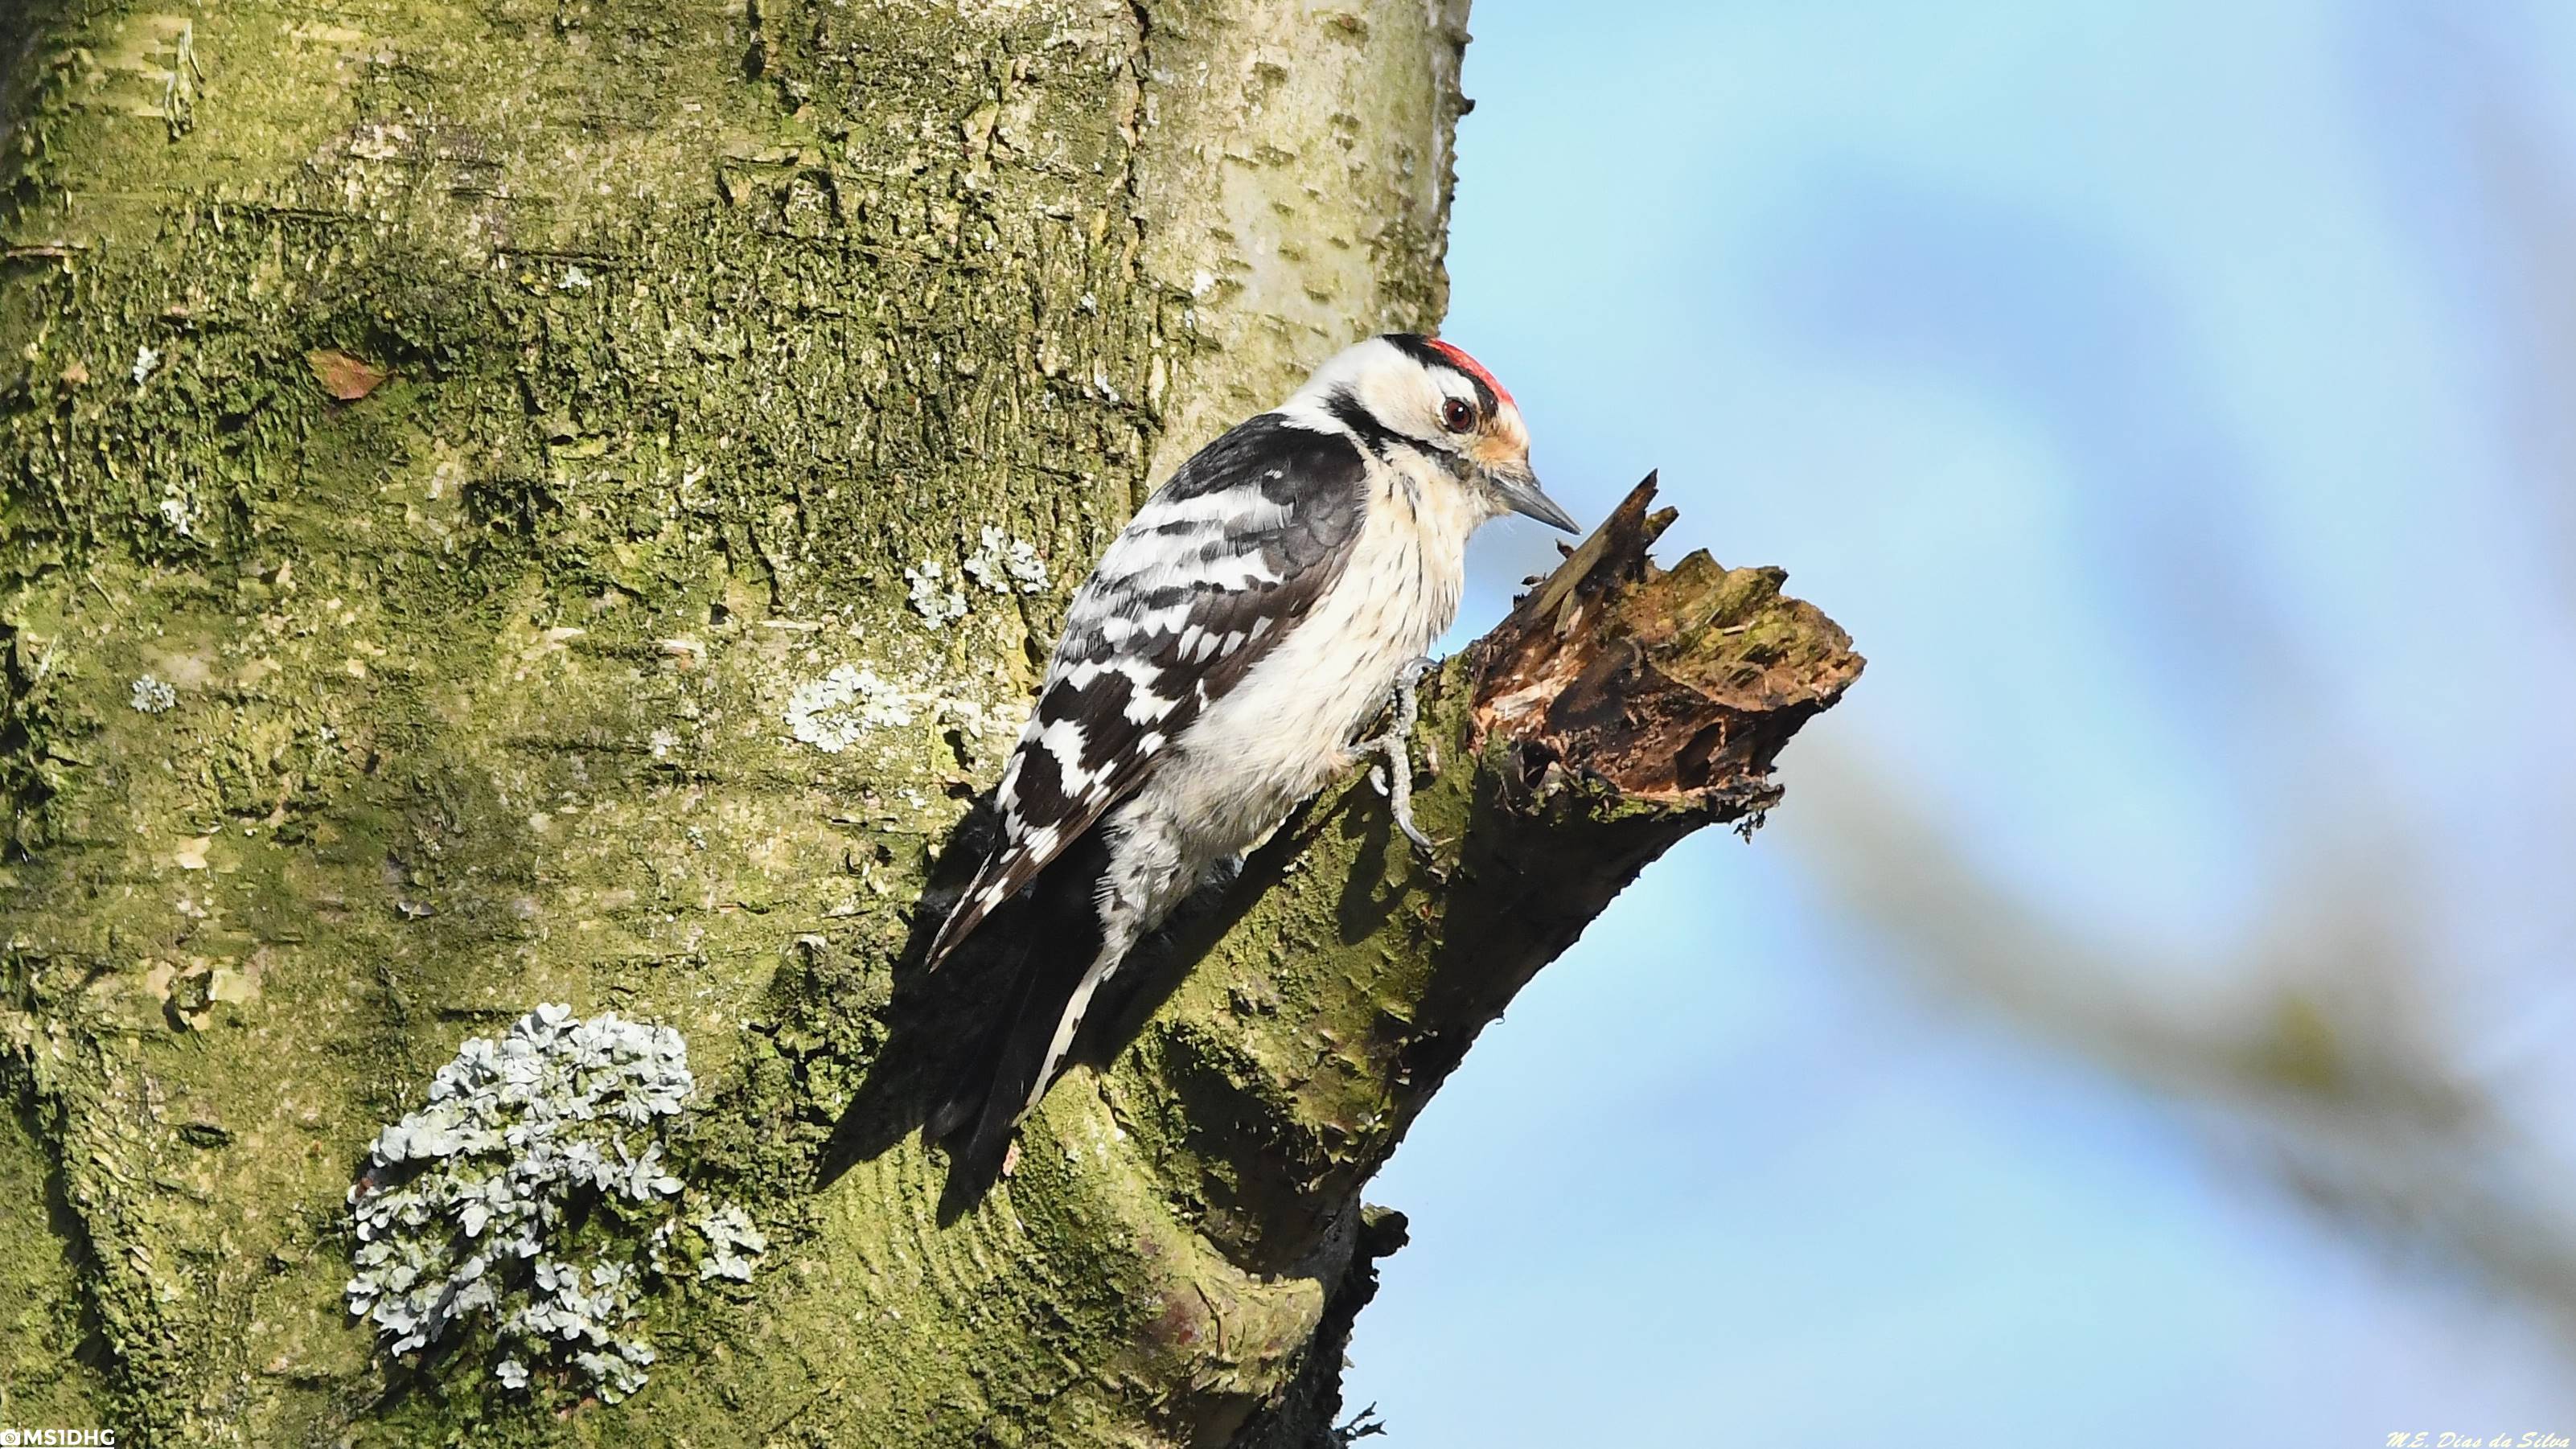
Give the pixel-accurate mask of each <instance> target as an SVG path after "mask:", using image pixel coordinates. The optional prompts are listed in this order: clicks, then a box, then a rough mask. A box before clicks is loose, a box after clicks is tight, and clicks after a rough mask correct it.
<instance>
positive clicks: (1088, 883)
mask: <svg viewBox="0 0 2576 1449" xmlns="http://www.w3.org/2000/svg"><path fill="white" fill-rule="evenodd" d="M1099 836H1100V832H1098V831H1093V832H1091V833H1090V834H1089V835H1088V836H1086V838H1085V839H1083V840H1082V841H1080V842H1078V843H1077V844H1076V845H1074V846H1073V848H1071V849H1069V850H1067V851H1066V852H1065V853H1064V854H1063V855H1062V856H1060V857H1058V858H1057V859H1056V860H1054V861H1052V862H1050V863H1049V864H1048V866H1047V868H1046V870H1045V871H1044V872H1042V873H1041V874H1040V875H1039V876H1038V878H1037V881H1036V883H1035V884H1034V886H1033V887H1032V889H1031V891H1030V895H1029V898H1028V899H1027V900H1026V901H1025V902H1023V903H1022V904H1023V906H1024V908H1023V909H1020V910H1013V911H1008V912H1005V913H1003V914H1002V915H1001V916H999V917H997V918H995V919H994V920H992V921H990V922H988V923H986V925H985V926H984V929H985V930H987V931H991V930H995V929H999V930H1003V931H1009V932H1014V933H1020V937H1021V938H1020V941H1019V942H1018V943H1015V944H1018V945H1020V946H1022V947H1023V948H1024V949H1023V950H1022V953H1021V959H1020V962H1019V965H1018V968H1017V972H1016V975H1017V980H1016V981H1014V982H1013V983H1012V984H1011V986H1010V987H1009V988H1008V989H1007V991H1006V993H1005V995H1006V996H1007V998H1008V1001H1007V1011H1006V1012H1005V1013H997V1014H996V1016H997V1022H996V1025H995V1027H994V1029H993V1030H992V1031H991V1032H990V1033H989V1034H988V1035H987V1036H986V1037H985V1039H984V1040H983V1042H982V1043H981V1044H980V1045H979V1046H978V1047H977V1048H976V1049H975V1050H974V1051H972V1052H971V1053H970V1054H968V1055H967V1057H966V1059H965V1066H964V1069H963V1071H962V1072H961V1073H960V1075H959V1076H958V1078H957V1084H956V1086H955V1087H954V1088H953V1089H951V1091H950V1092H949V1095H948V1096H947V1098H946V1099H945V1100H944V1101H942V1102H941V1103H940V1104H939V1105H938V1106H936V1107H934V1108H933V1109H932V1110H931V1113H930V1116H929V1118H928V1120H927V1122H926V1123H925V1124H924V1126H923V1128H922V1135H923V1136H924V1137H927V1138H928V1139H930V1140H931V1141H934V1142H945V1143H947V1144H948V1147H949V1151H950V1154H951V1156H950V1161H951V1163H952V1167H951V1173H950V1195H951V1196H952V1197H953V1196H955V1195H956V1194H957V1193H958V1191H959V1190H960V1187H961V1185H964V1187H965V1190H966V1191H968V1192H969V1193H970V1194H971V1193H978V1192H980V1191H981V1190H982V1188H983V1187H984V1186H985V1185H987V1184H989V1183H990V1182H991V1181H992V1179H993V1178H994V1177H995V1176H997V1175H998V1174H999V1173H1000V1171H1001V1165H1002V1159H1003V1156H1004V1154H1005V1153H1006V1152H1007V1151H1008V1150H1009V1148H1010V1143H1011V1137H1012V1134H1013V1132H1014V1131H1015V1130H1016V1129H1017V1128H1018V1126H1019V1121H1020V1116H1021V1113H1022V1109H1023V1108H1024V1107H1025V1106H1026V1105H1027V1103H1028V1101H1029V1097H1030V1095H1031V1093H1032V1092H1033V1091H1035V1090H1036V1088H1037V1087H1038V1085H1039V1083H1038V1074H1039V1073H1040V1072H1041V1071H1043V1070H1044V1069H1045V1067H1046V1055H1047V1047H1048V1046H1049V1045H1050V1044H1052V1043H1053V1041H1054V1040H1055V1033H1056V1027H1057V1026H1058V1024H1060V1023H1061V1022H1062V1021H1063V1019H1064V1012H1065V1007H1066V1005H1067V1004H1068V1003H1069V1002H1071V1001H1072V999H1073V994H1074V991H1075V990H1076V989H1077V988H1078V987H1079V986H1080V985H1081V983H1082V977H1083V973H1084V972H1085V971H1087V970H1089V969H1090V966H1091V963H1092V961H1093V960H1094V958H1096V957H1097V956H1098V955H1099V952H1100V942H1101V935H1100V914H1099V906H1098V892H1099V887H1100V880H1101V877H1102V876H1103V875H1104V874H1105V873H1106V872H1107V870H1108V868H1109V851H1108V847H1107V845H1106V844H1105V843H1104V842H1103V841H1102V840H1101V839H1100V838H1099ZM996 1004H997V1005H1000V1004H1002V1003H996ZM1060 1066H1061V1064H1059V1067H1060Z"/></svg>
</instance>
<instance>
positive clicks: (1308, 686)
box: [1130, 460, 1488, 863]
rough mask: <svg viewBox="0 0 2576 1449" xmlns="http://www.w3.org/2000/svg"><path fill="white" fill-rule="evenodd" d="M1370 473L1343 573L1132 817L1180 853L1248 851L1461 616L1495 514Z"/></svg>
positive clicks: (1211, 712)
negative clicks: (1476, 548)
mask: <svg viewBox="0 0 2576 1449" xmlns="http://www.w3.org/2000/svg"><path fill="white" fill-rule="evenodd" d="M1403 461H1411V460H1403ZM1400 466H1402V463H1401V462H1400V463H1399V464H1398V467H1400ZM1371 473H1372V475H1373V477H1372V479H1371V484H1372V488H1373V492H1372V495H1371V497H1370V498H1369V500H1368V511H1367V513H1366V515H1365V517H1364V519H1363V520H1362V523H1361V526H1360V534H1359V537H1358V538H1357V539H1356V540H1354V541H1353V544H1352V550H1351V556H1350V559H1349V561H1348V562H1347V563H1346V564H1345V565H1344V567H1343V571H1342V574H1341V577H1340V578H1339V579H1338V580H1337V581H1336V582H1335V583H1334V585H1333V586H1332V588H1331V589H1330V590H1329V591H1328V592H1326V593H1325V595H1324V596H1323V597H1322V598H1321V599H1319V600H1318V601H1317V602H1316V604H1315V607H1314V610H1313V611H1312V612H1311V613H1309V614H1308V615H1307V617H1306V619H1305V621H1304V622H1303V623H1301V624H1299V625H1297V626H1296V627H1295V628H1293V629H1291V630H1289V632H1288V636H1287V637H1286V638H1284V639H1282V640H1281V641H1280V642H1279V644H1278V646H1277V647H1276V648H1275V649H1273V650H1272V651H1271V653H1270V654H1269V656H1268V657H1266V658H1264V659H1263V660H1261V662H1260V663H1258V664H1256V665H1254V666H1253V668H1252V670H1251V672H1250V673H1249V674H1247V675H1246V676H1245V678H1244V680H1243V682H1242V683H1240V684H1238V685H1237V686H1236V687H1235V688H1234V690H1233V691H1232V692H1230V693H1228V694H1227V695H1226V696H1225V697H1223V698H1222V699H1219V700H1217V701H1216V702H1214V703H1213V704H1211V705H1210V706H1209V707H1208V709H1207V712H1206V713H1204V714H1202V715H1201V716H1200V717H1199V718H1198V720H1197V721H1196V722H1195V723H1194V724H1192V725H1191V727H1190V728H1189V729H1188V730H1187V731H1186V732H1184V734H1183V735H1182V737H1181V738H1180V739H1179V740H1178V741H1177V742H1176V744H1175V752H1174V757H1173V758H1171V759H1169V760H1167V761H1166V762H1165V763H1164V764H1163V766H1162V767H1161V768H1160V769H1158V770H1157V771H1156V772H1155V775H1154V778H1153V779H1152V780H1150V781H1149V782H1148V783H1147V784H1146V786H1145V789H1144V790H1143V791H1142V792H1140V798H1139V799H1138V801H1137V802H1136V803H1137V805H1138V806H1139V807H1141V809H1140V810H1138V811H1133V812H1130V813H1131V814H1152V815H1157V816H1161V817H1162V818H1163V820H1164V821H1166V822H1168V827H1167V828H1169V829H1171V830H1172V831H1173V833H1174V834H1175V835H1177V836H1178V837H1180V841H1179V843H1180V845H1181V853H1182V854H1183V855H1184V856H1185V857H1191V858H1194V859H1195V860H1196V861H1197V862H1201V863H1204V862H1207V861H1213V860H1216V859H1221V858H1223V857H1225V856H1230V855H1234V854H1237V853H1239V852H1241V851H1243V850H1244V849H1246V848H1248V847H1249V846H1251V845H1252V844H1253V843H1254V842H1255V841H1257V840H1259V839H1260V838H1261V836H1262V835H1263V834H1264V833H1266V832H1267V831H1269V830H1270V828H1271V827H1272V826H1274V825H1276V824H1277V823H1278V822H1279V819H1280V817H1281V816H1283V815H1285V814H1286V813H1287V812H1288V810H1289V809H1290V808H1291V807H1293V806H1294V805H1295V804H1296V803H1297V802H1298V801H1300V800H1302V799H1304V798H1305V797H1307V796H1308V795H1311V794H1313V793H1314V792H1315V791H1317V790H1319V789H1321V788H1323V786H1324V785H1326V784H1327V783H1329V782H1330V781H1331V779H1332V778H1333V776H1334V775H1336V774H1338V773H1339V772H1340V771H1342V770H1343V769H1344V768H1346V767H1347V765H1348V763H1349V752H1348V749H1347V746H1348V745H1349V743H1350V741H1351V738H1352V736H1354V735H1355V734H1357V733H1358V731H1359V730H1360V728H1361V726H1363V725H1365V724H1366V723H1367V722H1368V720H1369V718H1370V716H1371V715H1373V714H1375V713H1376V712H1377V711H1378V709H1379V708H1380V707H1381V706H1383V705H1384V704H1385V703H1386V699H1387V693H1388V691H1389V690H1390V689H1391V688H1392V687H1393V686H1394V682H1395V675H1396V671H1397V670H1398V669H1400V668H1402V667H1403V666H1404V664H1405V663H1406V662H1407V661H1409V660H1411V659H1414V658H1416V657H1418V656H1420V655H1421V654H1422V653H1423V652H1424V651H1425V650H1427V649H1428V648H1430V647H1431V641H1432V640H1434V639H1436V638H1438V637H1439V636H1440V635H1441V633H1442V632H1444V631H1445V630H1447V629H1448V627H1449V625H1450V622H1451V621H1452V620H1454V619H1455V618H1456V617H1457V614H1458V596H1459V593H1460V591H1461V589H1462V588H1463V586H1464V584H1465V579H1466V552H1467V536H1468V535H1469V534H1470V533H1473V532H1474V531H1475V528H1476V525H1478V524H1479V523H1481V522H1483V521H1484V520H1485V518H1486V517H1487V516H1488V514H1487V512H1486V510H1485V509H1484V507H1483V506H1482V501H1481V500H1480V499H1478V498H1476V497H1475V496H1474V495H1472V494H1470V493H1469V492H1468V490H1466V489H1464V488H1461V487H1460V486H1458V484H1457V483H1456V482H1455V481H1454V480H1452V479H1449V478H1446V477H1441V476H1439V475H1437V474H1434V473H1432V472H1431V471H1430V469H1429V467H1428V465H1423V464H1418V463H1417V464H1415V466H1414V467H1413V468H1411V469H1407V470H1406V471H1405V472H1402V473H1399V472H1398V470H1397V467H1380V468H1375V469H1372V470H1371Z"/></svg>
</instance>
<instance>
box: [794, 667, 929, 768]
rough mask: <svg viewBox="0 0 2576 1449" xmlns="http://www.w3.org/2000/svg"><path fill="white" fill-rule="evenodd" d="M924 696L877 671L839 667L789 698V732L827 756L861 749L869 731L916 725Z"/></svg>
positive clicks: (808, 682)
mask: <svg viewBox="0 0 2576 1449" xmlns="http://www.w3.org/2000/svg"><path fill="white" fill-rule="evenodd" d="M919 702H920V699H919V696H917V695H915V694H913V693H912V692H910V691H908V690H906V689H904V688H903V687H902V686H901V685H898V684H896V683H895V682H894V681H892V680H889V679H883V678H880V677H879V676H878V674H877V672H876V671H875V670H873V669H862V668H860V667H858V666H857V665H853V664H835V665H833V666H832V668H831V669H830V670H829V671H828V672H826V673H825V674H824V675H823V677H822V678H820V679H809V680H807V681H805V682H804V683H802V684H800V685H797V686H796V687H795V688H794V689H792V690H790V691H788V694H787V732H788V733H789V734H791V735H793V736H795V737H796V738H797V739H798V740H800V741H802V742H804V743H806V744H809V745H812V746H813V747H814V748H816V749H818V750H821V751H822V752H823V753H825V754H827V755H837V754H839V753H840V752H841V751H843V750H846V749H848V748H849V747H850V746H852V745H854V744H856V743H858V740H859V737H860V736H861V735H864V734H866V733H867V732H868V731H870V730H879V729H890V728H891V729H900V728H902V727H903V726H905V725H908V724H911V723H912V720H913V710H914V707H915V706H916V705H917V704H918V703H919Z"/></svg>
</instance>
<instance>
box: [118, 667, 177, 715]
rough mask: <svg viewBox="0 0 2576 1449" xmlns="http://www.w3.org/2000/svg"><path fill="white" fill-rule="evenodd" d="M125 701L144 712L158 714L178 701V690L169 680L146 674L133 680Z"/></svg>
mask: <svg viewBox="0 0 2576 1449" xmlns="http://www.w3.org/2000/svg"><path fill="white" fill-rule="evenodd" d="M126 702H127V703H129V704H131V705H133V706H134V707H135V708H136V709H138V710H141V711H142V712H143V713H145V714H159V713H161V712H162V711H164V710H167V709H170V708H172V707H174V706H175V705H177V704H178V703H179V691H177V690H175V689H173V688H171V687H170V683H169V681H167V680H165V679H162V678H160V677H158V676H157V675H151V674H146V675H143V676H141V677H140V678H137V679H136V680H135V681H134V683H133V685H132V693H131V694H130V695H129V696H128V697H127V701H126Z"/></svg>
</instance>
